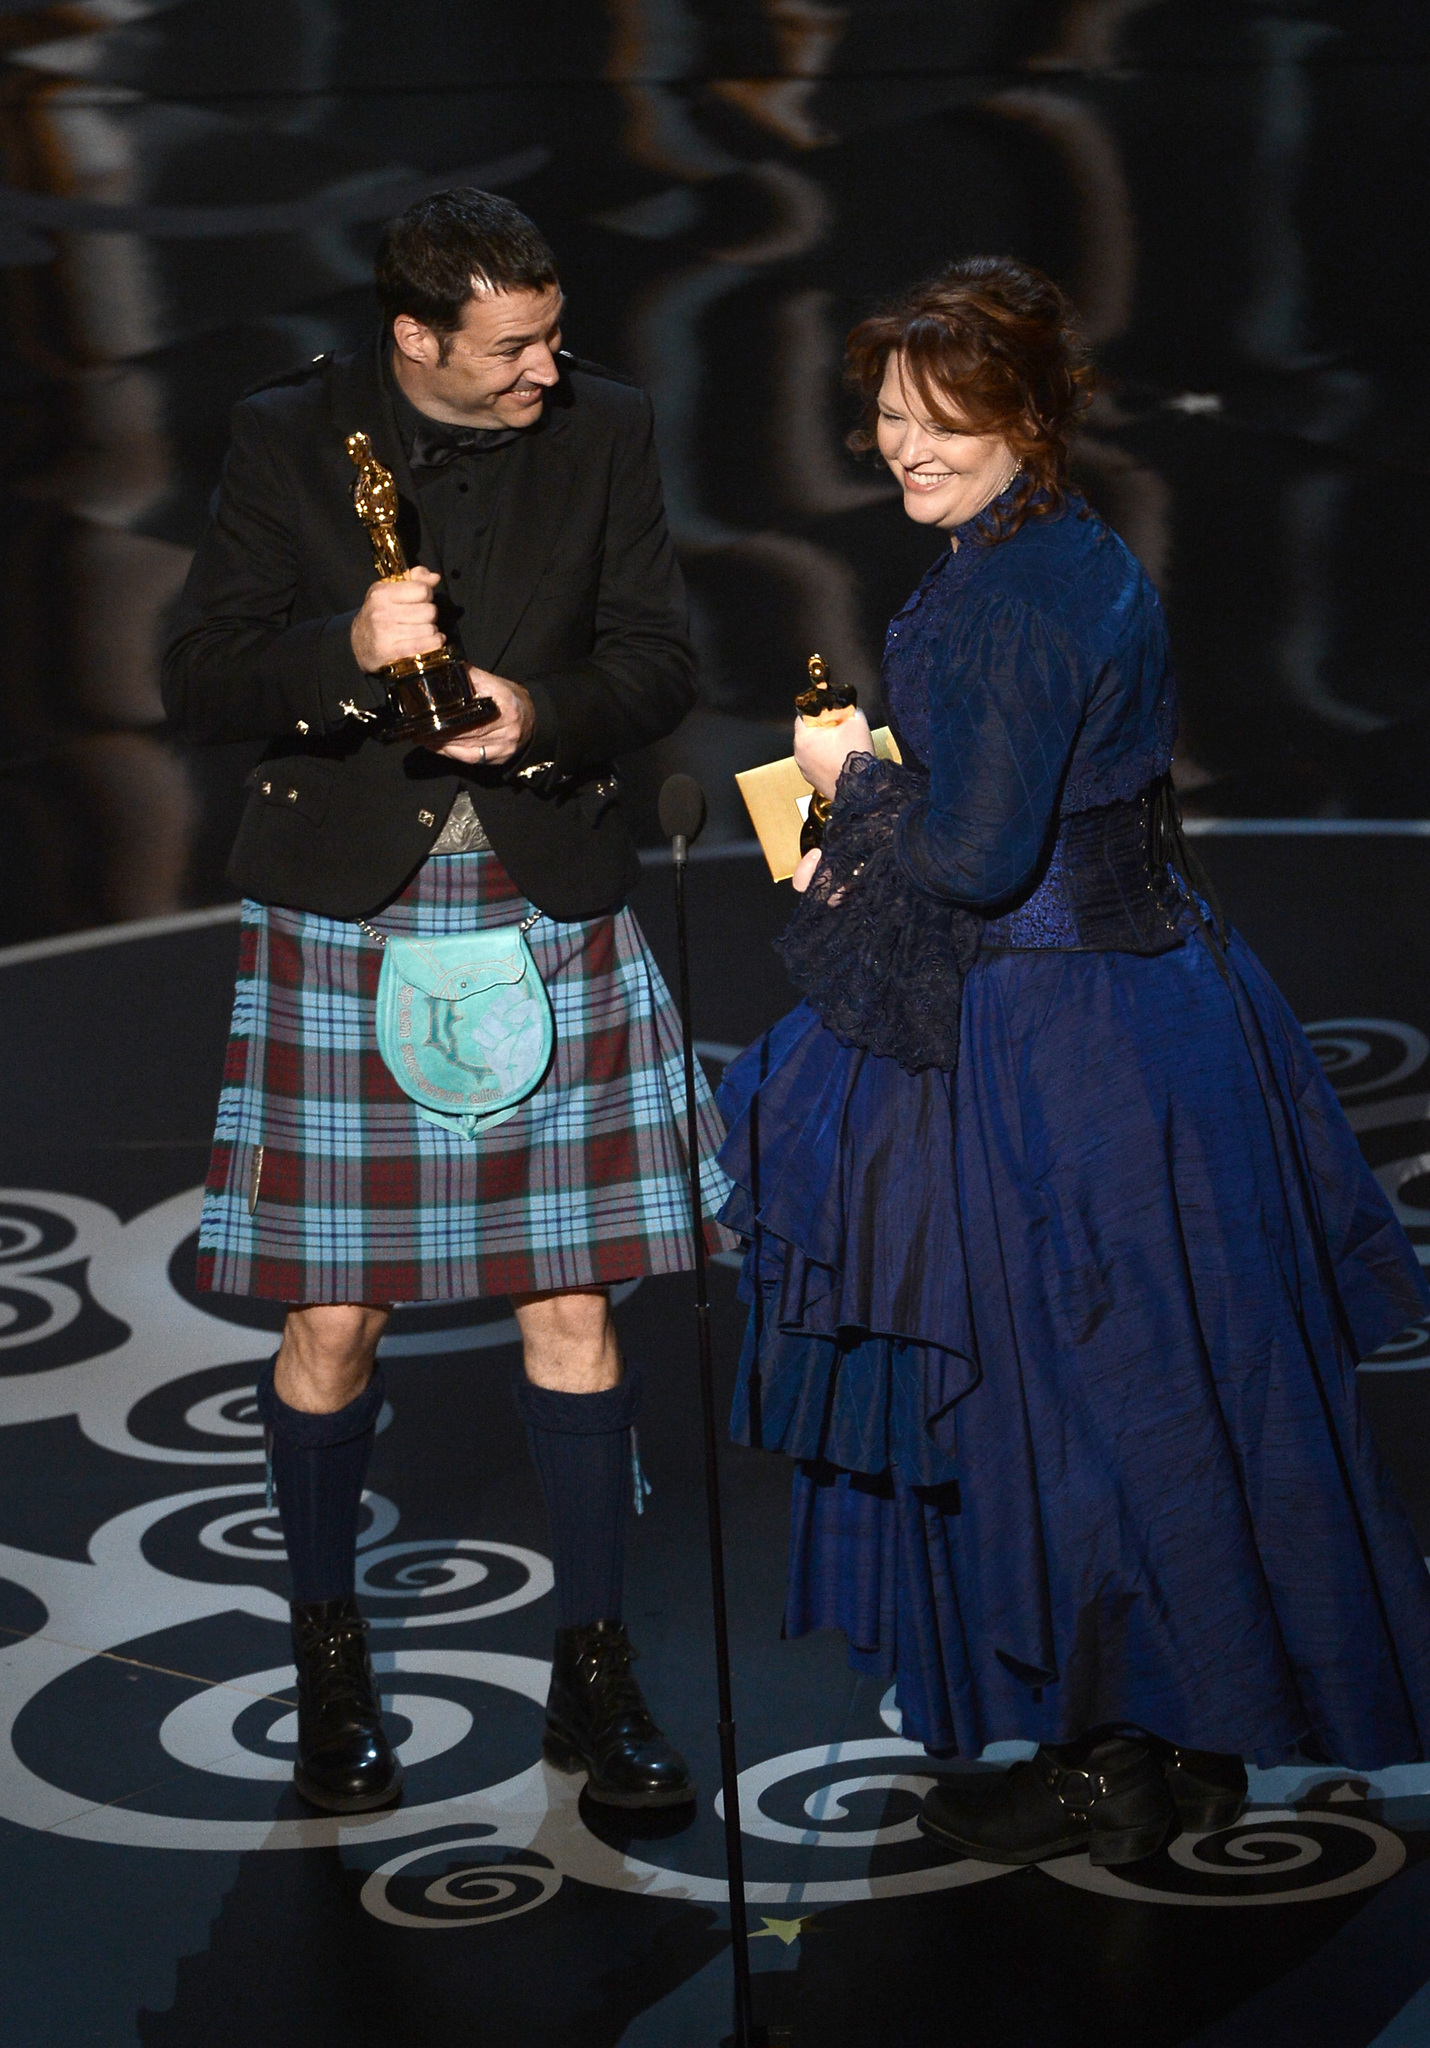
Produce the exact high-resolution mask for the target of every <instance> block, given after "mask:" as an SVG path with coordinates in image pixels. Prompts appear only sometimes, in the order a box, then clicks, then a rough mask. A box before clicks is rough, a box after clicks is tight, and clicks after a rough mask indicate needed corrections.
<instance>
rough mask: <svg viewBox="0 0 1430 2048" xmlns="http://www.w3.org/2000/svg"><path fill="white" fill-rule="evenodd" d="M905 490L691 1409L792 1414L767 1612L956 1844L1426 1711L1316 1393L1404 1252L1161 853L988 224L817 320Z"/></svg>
mask: <svg viewBox="0 0 1430 2048" xmlns="http://www.w3.org/2000/svg"><path fill="white" fill-rule="evenodd" d="M850 364H851V371H852V374H853V377H854V380H855V381H856V383H857V385H858V386H859V388H860V389H861V390H862V392H863V395H864V398H865V400H866V403H867V406H868V415H867V418H866V426H865V445H870V444H872V443H877V446H878V449H879V451H880V453H881V454H882V455H883V457H884V459H885V461H886V462H887V463H888V464H889V467H890V468H891V469H892V470H893V473H894V475H895V477H896V478H897V479H898V480H899V482H900V484H901V486H902V489H903V495H904V508H905V511H906V512H907V513H908V515H909V516H910V517H911V518H913V519H915V520H918V521H920V522H921V523H923V524H925V525H933V526H937V527H939V528H940V529H942V530H943V531H945V532H946V533H947V534H948V536H949V542H950V545H949V547H948V548H947V549H946V550H945V551H944V552H943V554H942V557H941V559H940V560H939V561H938V562H937V563H936V564H935V566H934V568H933V569H932V570H931V571H930V572H929V574H928V575H927V576H926V577H925V578H924V581H923V583H922V584H921V585H920V587H919V589H918V590H917V591H916V592H915V594H914V596H913V597H912V598H911V599H910V601H909V603H908V604H907V605H906V606H905V608H904V610H903V611H902V612H900V614H899V615H898V617H897V618H896V619H895V620H894V622H893V624H892V625H891V627H890V629H889V638H888V645H887V652H886V658H885V666H884V681H885V689H886V692H887V696H888V701H889V705H890V707H891V711H892V715H893V723H894V726H895V730H896V732H897V736H898V739H899V742H900V747H901V749H902V753H903V764H902V765H895V764H893V763H889V762H882V761H878V760H876V759H875V757H874V755H873V753H872V751H871V748H870V741H869V731H868V727H867V725H866V724H865V722H864V720H863V718H862V717H861V716H857V715H856V716H855V717H853V718H851V719H849V720H848V721H847V722H846V723H845V724H843V725H840V726H837V727H828V728H826V727H813V726H807V725H805V724H803V722H801V725H800V727H799V728H798V730H797V732H796V756H797V758H798V760H799V762H800V765H801V767H802V768H803V770H804V772H805V774H806V776H807V777H808V779H809V781H810V782H811V783H813V784H814V785H815V787H816V788H817V789H819V790H821V791H822V792H823V793H824V794H826V795H830V796H833V798H834V808H833V812H832V815H831V818H830V821H829V824H828V827H827V830H826V834H825V839H824V844H823V850H822V853H821V854H815V855H811V856H808V857H807V858H806V860H805V862H804V864H803V866H802V869H801V871H800V873H799V874H798V875H797V876H796V885H797V886H798V887H799V888H800V889H801V890H802V892H803V893H802V894H801V896H800V898H799V902H798V905H797V909H796V914H795V916H794V919H793V921H792V923H791V925H790V926H789V928H788V930H787V932H786V934H785V936H784V938H783V940H782V941H781V950H782V952H783V955H784V958H785V960H786V964H787V966H788V967H789V970H790V973H791V976H792V978H793V979H794V981H795V984H796V986H797V987H798V988H800V989H801V990H802V991H803V992H804V994H805V997H806V1000H805V1001H804V1002H802V1003H801V1004H800V1006H799V1007H798V1008H797V1009H795V1010H794V1011H793V1012H792V1013H791V1014H790V1015H789V1016H787V1017H786V1018H784V1019H783V1021H782V1022H781V1023H779V1024H778V1025H776V1026H775V1028H774V1029H773V1030H772V1031H771V1032H770V1033H768V1035H767V1036H766V1037H765V1038H764V1039H763V1040H762V1041H761V1042H760V1043H759V1044H758V1045H756V1046H754V1047H752V1048H751V1049H750V1051H749V1052H747V1053H746V1054H745V1055H744V1056H743V1057H742V1059H741V1060H739V1061H738V1062H737V1063H736V1064H735V1065H734V1066H733V1067H732V1068H731V1069H730V1071H729V1073H728V1075H727V1078H726V1083H725V1087H724V1090H723V1097H722V1106H723V1107H724V1109H725V1111H726V1114H727V1117H728V1119H729V1122H730V1126H731V1131H730V1137H729V1140H728V1142H727V1144H726V1146H725V1149H724V1153H723V1155H722V1156H723V1159H724V1163H725V1165H726V1167H727V1169H728V1170H729V1172H730V1174H731V1176H732V1178H733V1180H734V1181H735V1183H736V1187H735V1193H734V1195H733V1196H732V1198H731V1200H730V1202H729V1205H728V1207H727V1209H726V1211H725V1220H726V1221H727V1222H728V1223H731V1224H733V1225H734V1226H735V1228H737V1229H738V1230H739V1231H740V1232H741V1233H742V1234H743V1235H744V1237H745V1238H746V1239H747V1240H748V1241H749V1246H750V1250H749V1255H748V1257H747V1260H746V1266H745V1275H744V1287H745V1291H746V1294H747V1298H748V1299H749V1300H750V1302H751V1304H752V1314H751V1320H750V1327H749V1333H748V1336H747V1340H746V1344H745V1351H744V1357H743V1359H742V1364H741V1373H740V1382H739V1392H738V1395H737V1400H736V1410H735V1433H736V1436H737V1437H738V1438H739V1440H740V1441H742V1442H745V1443H750V1444H756V1445H761V1446H764V1447H767V1448H770V1449H774V1450H780V1451H783V1452H785V1453H787V1454H789V1455H790V1456H791V1457H793V1458H795V1459H796V1460H798V1461H799V1462H798V1466H797V1471H796V1475H795V1482H794V1512H793V1536H792V1547H791V1562H790V1579H789V1597H788V1609H787V1616H786V1626H787V1632H788V1633H789V1634H790V1635H799V1634H802V1633H804V1632H805V1631H807V1630H810V1629H815V1628H824V1627H831V1626H832V1627H838V1628H841V1629H843V1630H844V1631H845V1633H846V1635H847V1637H848V1640H849V1645H850V1657H851V1662H852V1663H853V1664H854V1666H855V1667H856V1668H857V1669H859V1670H863V1671H868V1672H873V1673H876V1674H880V1675H890V1674H892V1675H895V1676H896V1678H897V1686H898V1693H897V1697H898V1703H899V1706H900V1708H901V1709H902V1713H903V1725H904V1729H905V1732H906V1733H907V1734H909V1735H912V1736H914V1737H915V1738H917V1739H919V1740H921V1741H922V1742H924V1743H925V1744H926V1745H927V1746H928V1747H929V1748H930V1749H931V1750H933V1751H934V1752H936V1753H938V1754H958V1755H961V1756H969V1757H976V1756H978V1755H979V1753H980V1752H981V1751H982V1750H983V1749H984V1748H985V1747H986V1746H987V1745H988V1744H989V1743H991V1742H994V1741H1002V1740H1007V1739H1010V1738H1011V1739H1021V1740H1025V1741H1033V1742H1035V1743H1037V1744H1038V1745H1039V1747H1038V1749H1037V1753H1036V1755H1035V1756H1034V1757H1033V1758H1032V1759H1031V1760H1030V1761H1028V1762H1026V1763H1022V1764H1018V1765H1015V1766H1014V1767H1013V1768H1012V1769H1011V1770H1009V1771H1007V1772H1002V1773H967V1772H964V1773H958V1774H954V1775H952V1776H948V1777H945V1778H944V1779H943V1780H941V1781H940V1783H939V1784H938V1785H937V1786H936V1787H935V1789H934V1790H933V1791H931V1792H930V1794H929V1796H928V1798H927V1800H926V1802H925V1805H924V1809H923V1813H922V1816H921V1818H922V1825H923V1826H924V1828H925V1831H926V1832H927V1833H929V1834H930V1835H932V1836H934V1837H936V1838H937V1839H939V1840H941V1841H943V1842H945V1843H947V1844H949V1845H951V1846H952V1847H954V1848H956V1849H958V1850H960V1851H962V1852H963V1853H965V1854H968V1855H972V1856H978V1857H983V1858H986V1859H990V1860H994V1861H1003V1862H1032V1861H1035V1860H1038V1859H1041V1858H1043V1857H1046V1856H1051V1855H1056V1854H1061V1853H1064V1852H1066V1851H1069V1850H1073V1849H1078V1848H1081V1847H1083V1846H1084V1845H1086V1846H1087V1847H1088V1849H1089V1852H1090V1854H1091V1856H1092V1859H1093V1861H1094V1862H1098V1863H1124V1862H1129V1861H1134V1860H1136V1859H1137V1858H1139V1857H1142V1856H1145V1855H1148V1854H1150V1853H1152V1852H1153V1851H1154V1850H1155V1849H1156V1848H1157V1847H1158V1846H1159V1845H1160V1844H1161V1843H1162V1841H1163V1840H1164V1839H1165V1838H1166V1837H1167V1835H1168V1834H1169V1833H1170V1832H1171V1831H1172V1829H1173V1828H1174V1827H1175V1826H1176V1824H1177V1822H1178V1819H1179V1818H1180V1821H1181V1824H1182V1825H1184V1826H1189V1827H1194V1828H1195V1827H1210V1826H1220V1825H1226V1824H1229V1823H1230V1821H1232V1820H1233V1819H1234V1818H1235V1816H1236V1814H1237V1813H1238V1812H1239V1810H1240V1806H1241V1802H1242V1799H1243V1798H1244V1796H1245V1790H1246V1774H1245V1769H1244V1764H1243V1762H1242V1759H1244V1758H1247V1757H1250V1758H1254V1759H1255V1760H1256V1761H1257V1762H1259V1763H1261V1764H1264V1765H1269V1764H1273V1763H1278V1762H1281V1761H1283V1760H1286V1759H1288V1758H1291V1757H1294V1756H1302V1757H1306V1758H1309V1759H1316V1760H1321V1761H1332V1760H1333V1761H1336V1762H1339V1763H1343V1764H1346V1765H1348V1766H1352V1767H1357V1768H1363V1769H1369V1768H1374V1767H1378V1766H1383V1765H1386V1764H1389V1763H1394V1762H1401V1761H1408V1760H1415V1759H1420V1758H1423V1757H1425V1756H1426V1755H1427V1754H1430V1582H1427V1575H1426V1569H1425V1564H1424V1562H1423V1560H1422V1558H1421V1556H1420V1553H1419V1549H1418V1546H1417V1544H1416V1542H1415V1539H1414V1536H1413V1534H1412V1531H1411V1529H1410V1526H1409V1523H1408V1521H1407V1519H1406V1517H1405V1515H1404V1513H1403V1512H1402V1510H1401V1508H1400V1506H1399V1504H1398V1503H1397V1501H1396V1500H1395V1498H1394V1497H1393V1495H1392V1493H1391V1491H1390V1489H1389V1486H1388V1484H1387V1481H1386V1478H1385V1475H1384V1472H1383V1470H1382V1467H1381V1463H1380V1460H1379V1458H1378V1456H1377V1454H1376V1450H1375V1447H1374V1445H1373V1443H1372V1442H1371V1439H1370V1435H1369V1431H1368V1429H1367V1427H1366V1424H1365V1422H1364V1419H1363V1417H1362V1415H1361V1412H1360V1409H1359V1407H1358V1404H1357V1397H1356V1387H1355V1368H1356V1363H1357V1360H1358V1359H1360V1358H1362V1357H1365V1356H1366V1355H1367V1354H1368V1353H1369V1352H1370V1351H1372V1350H1374V1349H1375V1348H1376V1347H1377V1346H1378V1345H1380V1344H1381V1343H1382V1342H1384V1341H1385V1340H1386V1339H1387V1338H1388V1337H1390V1336H1391V1335H1393V1334H1394V1333H1395V1332H1396V1331H1397V1330H1399V1329H1400V1328H1402V1327H1403V1326H1404V1325H1405V1324H1406V1323H1407V1322H1409V1321H1411V1320H1413V1319H1414V1318H1415V1317H1416V1316H1418V1315H1420V1314H1422V1313H1424V1311H1425V1308H1426V1306H1427V1299H1430V1297H1427V1291H1426V1288H1425V1284H1424V1281H1423V1278H1422V1276H1421V1273H1420V1269H1419V1267H1418V1265H1417V1263H1416V1261H1415V1258H1414V1255H1413V1253H1412V1252H1411V1249H1410V1246H1409V1245H1408V1243H1407V1242H1406V1240H1405V1237H1404V1234H1403V1233H1402V1231H1401V1229H1400V1227H1399V1225H1398V1224H1397V1222H1396V1221H1395V1218H1394V1216H1393V1214H1392V1212H1391V1210H1390V1208H1389V1205H1388V1204H1387V1202H1386V1200H1385V1198H1384V1197H1383V1196H1382V1194H1381V1192H1380V1190H1379V1188H1378V1187H1377V1185H1376V1183H1375V1181H1374V1179H1373V1178H1372V1176H1371V1174H1370V1172H1369V1170H1368V1169H1367V1167H1366V1165H1365V1164H1364V1162H1363V1160H1362V1157H1361V1154H1360V1152H1359V1149H1358V1147H1357V1145H1356V1142H1355V1139H1354V1138H1353V1136H1352V1134H1351V1132H1350V1129H1349V1127H1348V1126H1347V1124H1346V1121H1345V1119H1344V1117H1343V1115H1342V1113H1341V1110H1340V1108H1339V1106H1338V1104H1337V1102H1336V1100H1335V1098H1334V1096H1333V1095H1332V1093H1331V1090H1330V1088H1329V1086H1328V1085H1327V1083H1326V1081H1325V1079H1324V1078H1323V1076H1322V1073H1321V1071H1320V1068H1319V1066H1318V1064H1317V1061H1316V1059H1315V1056H1314V1054H1313V1053H1312V1051H1311V1048H1310V1046H1309V1044H1308V1042H1307V1040H1306V1038H1305V1036H1304V1035H1303V1033H1302V1032H1301V1030H1300V1028H1299V1027H1298V1025H1297V1024H1296V1022H1295V1020H1294V1019H1293V1018H1292V1016H1291V1014H1290V1012H1289V1010H1288V1009H1287V1007H1286V1005H1285V1003H1284V1001H1283V1000H1282V998H1281V997H1280V995H1279V994H1278V993H1277V991H1276V989H1275V988H1274V987H1273V986H1272V984H1271V982H1270V981H1269V980H1268V978H1267V976H1266V974H1265V972H1264V970H1263V969H1262V968H1261V966H1260V964H1259V963H1258V961H1257V960H1256V959H1255V957H1254V956H1253V955H1252V954H1251V952H1250V951H1249V950H1248V948H1247V947H1246V945H1245V944H1244V942H1243V941H1242V940H1241V938H1240V937H1239V936H1238V935H1237V934H1236V933H1235V932H1234V931H1228V930H1226V929H1225V927H1224V926H1223V925H1222V924H1221V921H1220V919H1219V917H1218V915H1217V914H1216V912H1215V909H1214V907H1213V906H1212V905H1211V904H1210V902H1209V900H1208V892H1207V891H1206V888H1205V885H1204V884H1201V885H1199V884H1198V882H1197V879H1196V876H1195V874H1194V873H1193V874H1191V875H1190V876H1189V858H1188V855H1187V851H1186V847H1185V842H1184V841H1183V840H1182V838H1181V834H1180V828H1179V826H1178V823H1177V815H1176V808H1175V804H1174V802H1173V800H1172V797H1171V789H1170V783H1169V780H1168V769H1169V765H1170V761H1171V755H1172V743H1173V739H1174V737H1175V734H1176V727H1177V705H1176V690H1175V684H1174V681H1173V677H1172V672H1171V668H1170V664H1169V656H1168V647H1167V636H1166V629H1165V625H1164V622H1163V617H1162V612H1161V608H1160V606H1159V604H1158V601H1157V597H1156V594H1155V592H1154V591H1153V589H1152V587H1151V584H1150V583H1149V582H1148V579H1147V577H1146V575H1145V574H1144V573H1143V571H1142V570H1141V568H1140V567H1139V566H1138V564H1137V562H1136V561H1135V560H1134V559H1133V557H1132V556H1131V555H1130V554H1129V552H1128V550H1127V549H1126V548H1125V547H1124V546H1123V544H1122V543H1121V541H1120V540H1119V539H1118V538H1117V537H1116V535H1115V534H1113V533H1112V532H1110V531H1109V529H1108V528H1107V527H1106V526H1105V525H1104V524H1103V523H1102V521H1101V520H1100V519H1098V518H1097V517H1096V516H1095V515H1094V514H1093V513H1092V512H1091V511H1090V510H1089V508H1088V507H1087V506H1086V505H1085V504H1084V503H1082V502H1081V501H1080V500H1079V499H1078V498H1077V497H1076V496H1075V495H1073V494H1072V493H1071V492H1070V491H1069V489H1068V487H1067V485H1066V481H1065V474H1066V454H1067V442H1068V436H1069V432H1070V430H1071V429H1072V428H1073V426H1074V425H1075V423H1076V420H1077V417H1078V414H1079V412H1080V411H1081V409H1082V407H1083V405H1084V404H1085V403H1086V394H1087V391H1088V388H1089V384H1090V371H1089V369H1088V366H1087V363H1086V358H1085V355H1084V353H1083V350H1082V349H1081V347H1080V345H1079V343H1078V340H1077V338H1076V335H1075V333H1074V332H1073V330H1072V328H1071V326H1070V324H1069V317H1068V309H1067V306H1066V302H1065V301H1064V300H1063V299H1062V297H1061V295H1060V294H1059V293H1058V291H1057V290H1056V288H1055V287H1054V286H1053V285H1051V284H1050V283H1049V282H1048V281H1047V280H1046V279H1045V278H1042V277H1040V276H1039V275H1038V274H1037V273H1035V272H1031V271H1028V270H1026V269H1024V268H1022V267H1021V266H1019V265H1016V264H1014V263H1012V262H1009V261H1005V260H1002V259H980V260H976V261H971V262H966V263H962V264H959V265H956V266H954V267H953V268H952V269H950V270H949V271H947V272H946V273H944V274H943V275H942V276H941V277H939V278H937V279H935V280H934V281H933V282H932V283H930V284H928V285H926V286H922V287H920V288H919V289H917V290H916V291H914V292H912V293H910V294H909V295H908V297H907V298H906V299H905V300H904V301H903V302H902V303H900V304H898V305H896V306H894V307H893V308H892V309H891V310H890V311H889V312H888V313H886V314H883V315H880V316H879V317H877V318H875V319H872V320H869V321H866V322H864V323H863V324H862V325H861V326H860V327H858V328H856V329H855V331H854V334H853V335H852V336H851V342H850Z"/></svg>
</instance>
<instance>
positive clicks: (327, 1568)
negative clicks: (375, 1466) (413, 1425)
mask: <svg viewBox="0 0 1430 2048" xmlns="http://www.w3.org/2000/svg"><path fill="white" fill-rule="evenodd" d="M273 1363H274V1361H270V1362H269V1364H267V1365H266V1366H265V1367H264V1368H263V1371H262V1372H261V1373H260V1374H259V1376H258V1413H259V1415H260V1416H261V1417H262V1420H263V1426H264V1428H265V1429H266V1430H267V1432H268V1443H269V1456H270V1457H271V1459H272V1461H273V1487H274V1491H275V1492H276V1494H277V1496H278V1514H279V1518H280V1520H281V1521H282V1524H283V1542H284V1546H285V1548H286V1549H287V1552H288V1570H289V1574H290V1576H291V1578H292V1582H293V1592H292V1598H293V1600H294V1602H295V1604H300V1605H301V1604H304V1603H306V1602H308V1601H311V1600H342V1599H344V1598H346V1597H348V1596H350V1595H351V1593H352V1590H353V1580H354V1576H355V1571H356V1558H357V1525H358V1515H359V1513H360V1511H361V1508H362V1485H363V1480H364V1479H365V1478H366V1476H367V1461H368V1458H369V1457H370V1456H371V1453H372V1440H373V1436H374V1433H375V1430H376V1425H377V1418H378V1415H379V1413H380V1411H381V1408H382V1400H383V1382H382V1368H381V1366H379V1367H378V1368H377V1370H376V1371H375V1372H374V1373H373V1376H372V1378H371V1379H370V1380H369V1381H368V1383H367V1385H366V1386H365V1387H364V1388H363V1390H362V1392H361V1393H360V1394H359V1395H358V1397H357V1399H356V1400H355V1401H349V1402H348V1404H347V1406H346V1408H338V1409H335V1410H334V1412H333V1413H332V1414H331V1415H309V1414H306V1413H305V1412H304V1411H303V1410H302V1409H301V1408H290V1407H289V1406H288V1403H287V1402H286V1401H281V1400H280V1399H279V1398H278V1395H277V1393H276V1391H275V1390H274V1386H273Z"/></svg>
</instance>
